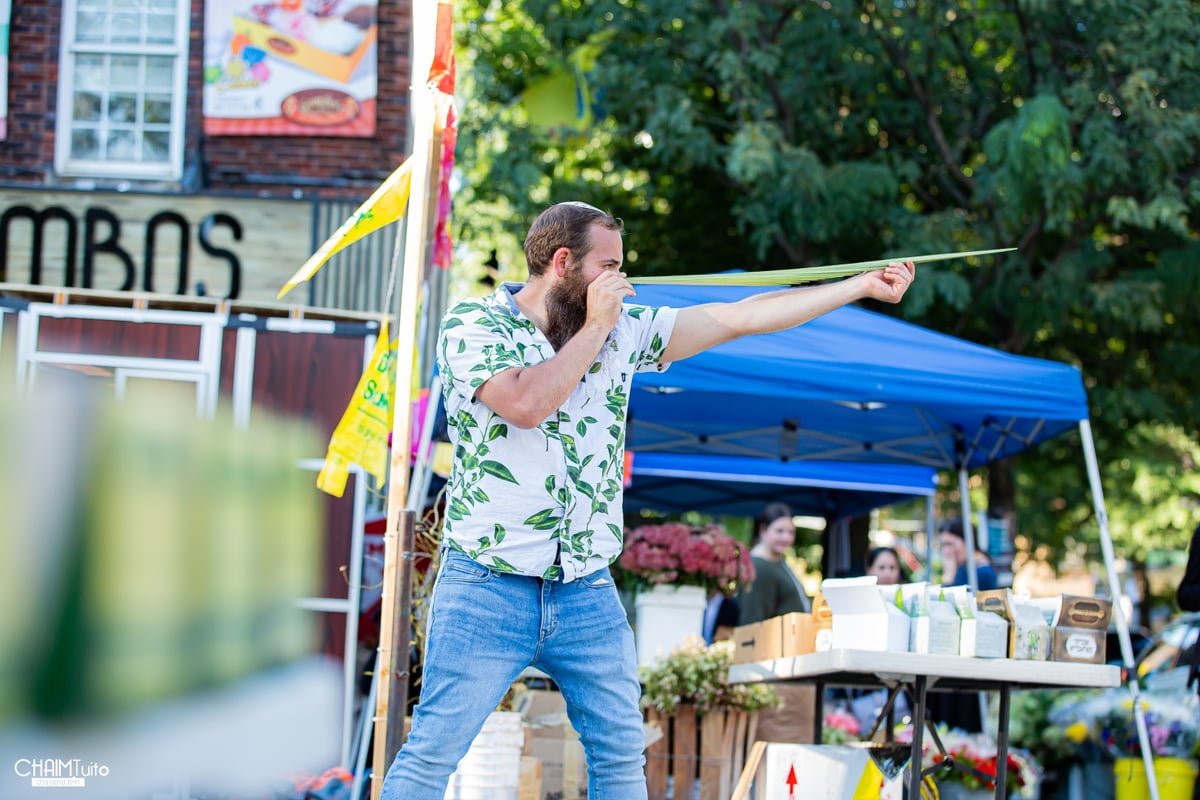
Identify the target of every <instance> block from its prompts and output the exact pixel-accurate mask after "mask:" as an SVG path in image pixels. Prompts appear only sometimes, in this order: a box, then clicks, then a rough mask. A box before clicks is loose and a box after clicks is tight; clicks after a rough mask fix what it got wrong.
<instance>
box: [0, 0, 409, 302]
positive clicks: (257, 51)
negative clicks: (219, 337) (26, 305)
mask: <svg viewBox="0 0 1200 800" xmlns="http://www.w3.org/2000/svg"><path fill="white" fill-rule="evenodd" d="M376 2H377V3H378V4H377V5H376ZM3 5H4V4H3V3H0V7H2V6H3ZM337 15H340V16H337ZM2 22H3V20H0V23H2ZM411 29H412V8H411V6H410V2H409V0H209V2H207V3H206V2H204V0H145V2H140V3H122V2H117V0H21V2H16V3H12V8H11V19H10V26H9V37H8V41H9V47H8V71H7V77H8V87H7V88H8V94H7V96H8V108H7V132H6V134H5V136H4V138H3V140H0V283H5V282H7V283H18V284H35V285H42V286H74V287H79V288H91V289H97V290H105V291H108V290H112V291H117V290H141V291H153V292H158V293H164V292H165V293H171V294H182V295H207V296H210V297H220V298H232V299H239V300H243V301H273V300H274V297H275V293H276V291H277V290H278V289H279V287H280V286H282V284H283V282H284V281H285V280H286V278H287V277H288V276H289V275H290V274H291V273H292V271H294V270H295V269H296V268H297V267H298V266H299V265H300V264H301V263H303V261H304V259H305V258H307V256H308V255H309V254H310V253H311V252H312V251H313V250H314V249H315V248H316V246H317V245H319V243H320V242H321V241H323V240H324V238H325V237H326V236H327V235H328V233H329V232H330V231H332V230H333V229H335V228H336V227H337V226H338V225H339V224H340V223H341V222H342V220H344V219H345V218H346V216H347V215H348V214H349V213H350V212H351V211H353V209H354V208H355V207H356V206H357V204H358V203H359V202H361V201H362V200H363V199H365V198H366V197H367V196H368V195H369V194H370V192H371V191H372V190H373V189H374V188H375V187H376V186H377V185H378V184H379V183H380V181H382V180H383V179H384V178H385V177H386V176H387V175H388V174H389V173H390V172H391V171H392V170H393V169H394V168H395V167H396V166H397V165H398V164H399V163H400V162H401V161H402V160H403V159H404V158H405V157H406V156H407V155H408V153H409V151H410V147H411V144H410V132H409V130H408V126H407V109H408V100H409V86H410V84H411V74H410V73H411V70H410V62H411V58H412V41H411V39H412V37H411V35H410V33H411ZM322 31H324V32H325V33H324V34H323V40H320V41H319V40H318V33H319V32H322ZM324 47H328V48H330V50H328V51H327V50H323V49H321V48H324ZM331 51H333V52H336V54H331ZM256 76H257V77H256ZM258 78H262V80H258ZM306 81H307V82H306ZM275 84H278V86H275V88H273V89H272V88H270V87H272V86H274V85H275ZM314 87H315V88H314ZM289 89H296V91H291V92H290V93H289V91H288V90H289ZM283 93H288V94H287V96H286V97H283V99H282V100H280V96H281V95H282V94H283ZM251 106H254V107H253V108H251ZM280 108H282V112H280ZM230 109H232V111H230ZM389 235H390V234H388V233H386V232H384V233H381V234H379V235H378V241H376V242H371V243H365V244H364V245H363V246H361V247H356V248H354V249H353V251H352V252H350V251H348V252H347V253H346V255H345V256H342V257H341V258H343V262H344V263H345V264H348V266H345V267H344V268H341V269H340V270H339V273H340V274H339V275H338V276H337V280H336V281H333V280H329V281H328V282H327V283H326V282H319V281H314V282H313V286H311V287H308V292H309V294H308V295H307V296H305V289H304V288H303V287H302V289H300V290H296V291H295V292H293V293H292V295H291V296H289V297H288V298H287V300H288V301H289V302H292V303H305V304H315V305H320V306H325V307H333V308H344V309H357V310H378V302H379V295H380V293H381V292H382V288H381V287H380V285H379V284H381V283H382V279H381V277H380V273H381V272H382V269H381V268H380V267H381V262H384V261H386V260H388V259H390V255H391V243H390V241H389V240H388V237H389Z"/></svg>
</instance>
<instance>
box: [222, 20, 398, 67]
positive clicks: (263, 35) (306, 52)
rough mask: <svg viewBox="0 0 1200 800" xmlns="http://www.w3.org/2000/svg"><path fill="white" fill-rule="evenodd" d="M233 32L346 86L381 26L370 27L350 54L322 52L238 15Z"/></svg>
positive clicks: (312, 45)
mask: <svg viewBox="0 0 1200 800" xmlns="http://www.w3.org/2000/svg"><path fill="white" fill-rule="evenodd" d="M233 31H234V33H235V34H241V35H242V36H245V37H246V38H247V39H248V40H249V42H250V44H251V45H252V46H254V47H257V48H258V49H260V50H262V51H263V52H265V53H269V54H271V55H272V56H275V57H276V58H279V59H282V60H284V61H287V62H288V63H290V64H295V65H296V66H297V67H301V68H302V69H306V70H308V71H310V72H315V73H317V74H318V75H324V76H326V77H328V78H333V79H334V80H335V81H338V82H339V83H346V82H347V81H349V80H350V76H351V75H353V74H354V70H355V69H357V68H358V63H359V62H360V61H362V60H363V56H365V55H366V54H367V51H369V50H370V49H371V47H372V46H373V45H374V44H375V38H376V36H377V35H378V26H376V25H372V26H371V27H370V28H368V29H367V30H366V31H365V32H364V33H365V35H364V36H363V39H362V42H360V43H359V45H358V47H357V48H355V49H354V51H353V52H350V53H347V54H346V55H340V54H338V53H331V52H329V51H328V50H322V49H321V48H320V47H317V46H316V45H314V44H312V43H311V42H307V41H304V40H302V39H296V38H294V37H292V36H288V35H287V34H286V33H284V32H282V31H277V30H275V29H274V28H272V27H271V26H269V25H264V24H263V23H261V22H259V21H258V20H255V19H249V18H247V17H243V16H240V15H237V14H235V15H234V17H233Z"/></svg>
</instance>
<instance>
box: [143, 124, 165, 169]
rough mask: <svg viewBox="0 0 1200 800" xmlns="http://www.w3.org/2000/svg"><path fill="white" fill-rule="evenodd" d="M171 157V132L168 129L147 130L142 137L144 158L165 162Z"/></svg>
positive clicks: (159, 162)
mask: <svg viewBox="0 0 1200 800" xmlns="http://www.w3.org/2000/svg"><path fill="white" fill-rule="evenodd" d="M170 157H171V134H170V133H167V132H166V131H161V132H159V131H147V132H146V135H145V136H144V137H143V138H142V160H143V161H149V162H152V163H156V164H165V163H166V162H167V160H168V159H169V158H170Z"/></svg>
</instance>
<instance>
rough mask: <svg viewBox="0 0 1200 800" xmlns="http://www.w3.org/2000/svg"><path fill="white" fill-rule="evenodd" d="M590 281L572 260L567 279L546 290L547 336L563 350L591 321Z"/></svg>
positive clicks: (551, 342) (556, 348) (554, 344)
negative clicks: (584, 324) (589, 315)
mask: <svg viewBox="0 0 1200 800" xmlns="http://www.w3.org/2000/svg"><path fill="white" fill-rule="evenodd" d="M587 292H588V282H587V281H585V280H584V279H583V269H581V268H579V267H577V266H576V265H574V264H569V265H568V268H567V273H566V275H565V276H564V278H563V280H562V281H560V282H559V283H558V284H556V285H555V286H554V287H552V288H551V289H550V291H548V292H547V293H546V330H545V334H546V338H547V339H549V340H550V344H551V345H552V346H553V347H554V349H555V350H556V351H557V350H561V349H562V347H563V345H565V344H566V343H567V342H569V341H570V340H571V337H572V336H574V335H575V334H577V333H579V329H580V328H582V327H583V323H584V322H586V321H587Z"/></svg>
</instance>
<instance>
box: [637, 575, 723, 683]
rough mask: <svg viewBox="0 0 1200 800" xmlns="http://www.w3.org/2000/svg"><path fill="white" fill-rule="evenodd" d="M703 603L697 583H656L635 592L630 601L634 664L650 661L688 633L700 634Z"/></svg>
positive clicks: (645, 664) (690, 634)
mask: <svg viewBox="0 0 1200 800" xmlns="http://www.w3.org/2000/svg"><path fill="white" fill-rule="evenodd" d="M707 603H708V598H707V597H705V592H704V589H702V588H701V587H699V586H670V585H667V584H661V583H660V584H658V585H656V586H655V587H654V588H652V589H650V590H649V591H646V592H639V593H638V595H637V599H636V600H635V601H634V607H635V609H636V615H635V619H636V622H635V625H634V634H635V642H636V644H637V656H638V666H639V667H640V666H648V665H653V664H654V663H656V662H657V661H659V660H660V659H662V658H663V657H664V656H667V655H669V654H670V653H671V651H673V650H674V649H675V648H677V647H679V645H681V644H683V640H684V639H686V638H687V637H688V636H700V635H701V632H702V630H703V626H704V606H705V605H706V604H707Z"/></svg>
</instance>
